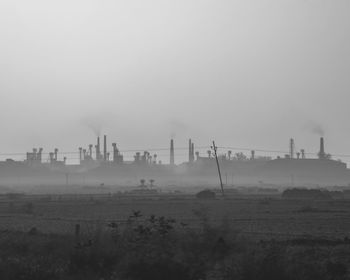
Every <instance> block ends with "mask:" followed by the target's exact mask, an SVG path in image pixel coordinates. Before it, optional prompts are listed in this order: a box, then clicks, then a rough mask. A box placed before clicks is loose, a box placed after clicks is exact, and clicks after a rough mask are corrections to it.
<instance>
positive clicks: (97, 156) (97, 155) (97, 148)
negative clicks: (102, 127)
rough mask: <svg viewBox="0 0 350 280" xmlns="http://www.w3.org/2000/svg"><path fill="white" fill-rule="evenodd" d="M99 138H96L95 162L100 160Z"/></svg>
mask: <svg viewBox="0 0 350 280" xmlns="http://www.w3.org/2000/svg"><path fill="white" fill-rule="evenodd" d="M100 151H101V150H100V136H98V137H97V145H96V160H99V159H100V157H101V156H100Z"/></svg>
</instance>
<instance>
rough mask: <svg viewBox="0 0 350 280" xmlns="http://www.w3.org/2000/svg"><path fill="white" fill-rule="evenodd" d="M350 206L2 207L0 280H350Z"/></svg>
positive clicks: (23, 202)
mask: <svg viewBox="0 0 350 280" xmlns="http://www.w3.org/2000/svg"><path fill="white" fill-rule="evenodd" d="M349 207H350V201H349V200H287V199H281V197H280V195H278V194H273V195H272V196H271V195H270V196H267V195H234V196H227V197H226V198H225V199H223V198H221V197H217V198H216V199H212V200H199V199H197V198H195V196H194V195H193V194H184V193H161V194H143V195H141V194H130V193H129V194H121V193H116V194H106V193H105V194H95V195H93V194H79V195H72V194H71V195H52V194H51V195H17V194H7V195H2V196H1V198H0V219H1V220H0V278H1V279H9V280H12V279H13V280H15V279H16V280H17V279H33V280H34V279H35V280H38V279H61V280H62V279H63V280H65V279H84V280H85V279H91V280H95V279H96V280H97V279H105V280H107V279H109V280H120V279H131V280H133V279H134V280H144V279H159V280H161V279H169V280H172V279H174V280H175V279H176V280H177V279H189V280H190V279H191V280H192V279H193V280H199V279H208V280H214V279H215V280H216V279H228V280H229V279H242V280H250V279H257V280H265V279H269V280H271V279H272V280H274V279H276V280H277V279H278V280H280V279H287V280H309V279H320V280H323V279H324V280H331V279H339V280H340V279H344V280H345V279H349V277H350V265H349V264H350V239H349V232H350V222H349V220H348V219H347V217H348V214H349V211H350V209H349Z"/></svg>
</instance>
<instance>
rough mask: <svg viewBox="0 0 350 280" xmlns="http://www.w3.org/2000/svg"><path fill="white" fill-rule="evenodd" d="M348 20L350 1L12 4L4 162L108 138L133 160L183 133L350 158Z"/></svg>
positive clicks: (3, 8) (5, 42)
mask: <svg viewBox="0 0 350 280" xmlns="http://www.w3.org/2000/svg"><path fill="white" fill-rule="evenodd" d="M349 11H350V2H349V1H347V0H337V1H326V0H309V1H306V0H303V1H302V0H294V1H286V0H282V1H281V0H265V1H260V0H252V1H232V0H227V1H224V0H221V1H220V0H219V1H208V0H200V1H199V0H198V1H185V0H178V1H161V0H153V1H141V0H136V1H112V0H103V1H101V0H99V1H97V0H90V1H86V0H85V1H83V0H75V1H68V0H61V1H54V2H53V1H44V0H32V1H25V0H1V1H0V62H1V63H0V100H1V105H2V106H1V110H0V130H1V135H2V136H1V138H0V147H1V149H0V153H2V154H3V153H12V152H25V151H28V150H30V149H31V148H32V147H33V146H35V147H39V146H42V147H43V148H44V149H45V151H48V150H53V149H54V148H55V147H58V148H59V149H60V150H61V151H77V148H78V147H79V146H83V145H84V146H87V145H88V144H90V143H94V142H95V133H98V132H99V130H100V132H101V133H106V134H108V137H109V143H110V142H112V141H115V142H117V143H118V144H119V147H120V149H121V150H123V149H135V148H140V149H147V148H159V147H160V148H163V147H165V148H166V147H168V145H169V138H170V137H171V136H174V137H175V141H176V146H181V147H186V145H187V142H186V141H187V139H188V138H190V137H191V138H192V139H193V140H194V142H195V143H196V144H197V145H200V146H202V145H205V146H206V145H209V144H210V141H211V140H212V139H215V140H216V141H217V142H218V145H219V146H234V147H244V148H265V149H272V150H288V148H287V147H288V140H289V138H290V137H294V138H295V141H296V148H297V149H300V148H304V149H306V151H307V152H317V150H318V137H319V136H320V135H322V134H324V136H325V140H326V150H327V152H330V153H335V154H350V146H349V144H348V143H349V141H350V127H349V125H348V122H347V120H348V119H349V117H350V116H349V114H350V113H349V112H350V111H349V109H348V101H349V97H348V96H349V89H350V80H349V73H350V55H349V49H350V18H349V16H348V13H349ZM203 152H205V150H204V151H203ZM182 154H183V155H186V151H183V152H181V151H179V153H178V157H177V159H179V157H180V155H182ZM130 155H131V154H130ZM160 155H161V156H160V157H159V158H160V159H163V160H164V161H168V152H167V151H163V152H160ZM6 157H9V156H1V159H3V158H6ZM336 158H337V157H336ZM343 159H344V160H345V161H347V159H346V158H343Z"/></svg>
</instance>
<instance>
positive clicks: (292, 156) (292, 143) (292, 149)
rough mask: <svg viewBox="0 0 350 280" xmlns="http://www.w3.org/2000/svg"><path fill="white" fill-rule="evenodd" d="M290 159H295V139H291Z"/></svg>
mask: <svg viewBox="0 0 350 280" xmlns="http://www.w3.org/2000/svg"><path fill="white" fill-rule="evenodd" d="M289 157H290V158H292V159H293V158H294V139H293V138H291V139H290V143H289Z"/></svg>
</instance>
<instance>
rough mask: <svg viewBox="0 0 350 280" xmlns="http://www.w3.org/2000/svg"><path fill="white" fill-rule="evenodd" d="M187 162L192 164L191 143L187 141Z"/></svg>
mask: <svg viewBox="0 0 350 280" xmlns="http://www.w3.org/2000/svg"><path fill="white" fill-rule="evenodd" d="M188 162H192V141H191V139H189V140H188Z"/></svg>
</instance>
